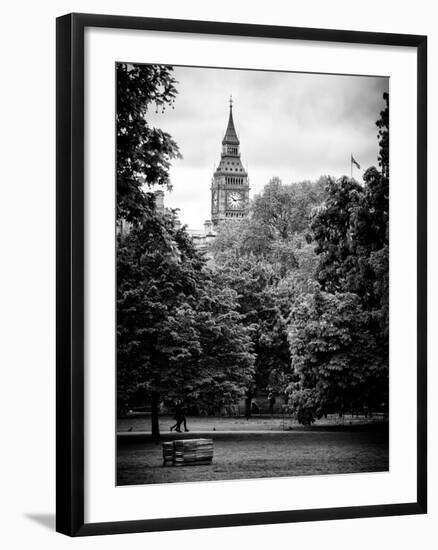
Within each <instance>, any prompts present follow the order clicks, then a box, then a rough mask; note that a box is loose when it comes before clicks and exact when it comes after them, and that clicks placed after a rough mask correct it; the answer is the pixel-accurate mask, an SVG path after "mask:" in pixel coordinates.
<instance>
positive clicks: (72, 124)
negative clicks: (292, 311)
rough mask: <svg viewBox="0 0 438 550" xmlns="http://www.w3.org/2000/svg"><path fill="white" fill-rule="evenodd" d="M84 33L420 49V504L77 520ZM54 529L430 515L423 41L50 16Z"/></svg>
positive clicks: (80, 506)
mask: <svg viewBox="0 0 438 550" xmlns="http://www.w3.org/2000/svg"><path fill="white" fill-rule="evenodd" d="M86 27H107V28H117V29H136V30H155V31H163V32H179V33H195V34H196V33H198V34H216V35H232V36H245V37H262V38H265V37H268V38H281V39H290V40H297V39H298V40H306V41H324V42H341V43H351V44H375V45H383V46H408V47H411V48H416V51H417V62H418V63H417V67H418V69H417V93H418V96H417V97H418V99H417V102H418V104H417V132H418V134H417V155H418V156H417V304H418V309H417V346H418V347H417V383H418V386H417V415H418V416H417V428H418V429H417V499H416V501H415V502H410V503H400V504H383V505H372V506H352V507H341V508H323V509H310V510H294V511H278V512H262V513H241V514H230V515H215V516H197V517H182V518H181V517H178V518H161V519H146V520H136V521H120V522H105V523H85V522H84V421H85V418H84V30H85V28H86ZM56 56H57V80H56V86H57V100H56V116H57V126H56V131H57V151H56V165H57V170H56V177H57V201H56V206H57V226H56V231H57V264H56V266H57V267H56V269H57V310H56V315H57V333H56V344H57V355H56V361H57V372H56V375H57V382H56V392H57V398H56V399H57V406H56V413H57V424H56V435H57V443H56V461H57V473H56V484H57V496H56V529H57V531H58V532H60V533H64V534H66V535H69V536H85V535H99V534H113V533H114V534H115V533H133V532H146V531H162V530H177V529H198V528H207V527H225V526H243V525H259V524H274V523H285V522H299V521H321V520H329V519H346V518H364V517H377V516H392V515H406V514H423V513H426V510H427V439H426V438H427V415H426V412H427V411H426V397H427V393H426V391H427V389H426V388H427V373H426V364H427V363H426V349H427V348H426V345H427V341H426V338H427V336H426V334H427V325H426V323H427V314H426V298H427V295H426V291H427V272H426V267H427V257H426V238H427V235H426V227H427V209H426V198H427V192H426V176H427V172H426V166H427V37H426V36H417V35H402V34H387V33H369V32H356V31H340V30H326V29H311V28H297V27H280V26H267V25H251V24H235V23H222V22H210V21H189V20H173V19H157V18H144V17H123V16H112V15H94V14H93V15H92V14H79V13H73V14H68V15H65V16H62V17H59V18H58V19H57V45H56Z"/></svg>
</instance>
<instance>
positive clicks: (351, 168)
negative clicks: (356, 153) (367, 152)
mask: <svg viewBox="0 0 438 550" xmlns="http://www.w3.org/2000/svg"><path fill="white" fill-rule="evenodd" d="M350 179H353V153H350Z"/></svg>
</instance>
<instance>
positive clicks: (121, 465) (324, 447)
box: [117, 425, 388, 485]
mask: <svg viewBox="0 0 438 550" xmlns="http://www.w3.org/2000/svg"><path fill="white" fill-rule="evenodd" d="M345 428H347V427H345ZM345 428H344V429H342V430H339V431H338V430H336V429H328V430H318V429H313V430H310V431H304V430H298V431H295V430H294V431H285V432H284V433H278V432H277V433H271V434H270V433H260V434H257V433H248V434H229V433H228V434H225V433H223V434H220V432H219V433H212V434H211V437H212V438H213V439H214V459H213V464H212V465H210V466H186V467H163V466H162V452H161V445H155V444H154V443H153V442H152V441H148V440H143V441H138V440H137V441H119V443H118V449H117V484H118V485H132V484H145V483H169V482H187V481H190V482H191V481H206V480H226V479H250V478H262V477H288V476H299V475H318V474H341V473H353V472H357V473H358V472H380V471H387V470H388V430H387V426H382V425H380V426H370V427H367V428H365V429H354V426H352V427H351V429H349V428H347V429H345ZM210 429H211V428H210ZM176 435H177V434H176ZM176 435H175V438H177V437H176ZM209 437H210V436H209Z"/></svg>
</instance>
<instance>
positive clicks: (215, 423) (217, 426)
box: [117, 413, 382, 434]
mask: <svg viewBox="0 0 438 550" xmlns="http://www.w3.org/2000/svg"><path fill="white" fill-rule="evenodd" d="M378 422H382V415H378V414H377V415H374V416H373V418H365V417H364V416H357V417H356V416H354V417H352V416H351V415H348V416H344V417H343V418H339V416H338V415H337V414H336V415H335V414H333V415H328V417H327V418H321V419H320V420H317V421H316V422H315V424H314V427H315V428H318V427H326V426H330V427H332V426H343V427H348V426H356V425H361V426H362V425H364V424H373V423H378ZM173 424H175V420H174V419H173V417H172V416H171V415H164V416H160V431H161V432H162V433H163V434H164V433H166V432H169V428H170V426H172V425H173ZM187 426H188V428H189V429H190V431H194V432H203V431H211V430H215V431H241V430H250V431H254V430H256V431H257V430H273V431H277V430H289V429H293V430H303V429H306V430H307V428H304V427H303V426H301V425H300V424H298V422H296V421H295V420H293V419H292V418H291V417H290V416H288V415H285V416H284V417H283V416H282V415H281V414H277V415H274V417H273V418H271V417H270V416H269V415H264V416H258V415H255V416H252V417H251V418H250V419H249V420H246V418H244V417H220V416H219V417H211V416H190V417H188V418H187ZM128 430H129V431H132V432H150V431H151V419H150V415H149V414H144V413H143V414H134V415H132V416H129V417H127V418H119V419H118V420H117V431H118V432H126V431H128Z"/></svg>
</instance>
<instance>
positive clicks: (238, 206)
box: [211, 99, 249, 229]
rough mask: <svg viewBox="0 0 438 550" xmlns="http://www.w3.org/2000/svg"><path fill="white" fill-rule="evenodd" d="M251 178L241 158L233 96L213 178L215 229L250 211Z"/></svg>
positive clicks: (212, 203) (212, 210) (212, 214)
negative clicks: (234, 116)
mask: <svg viewBox="0 0 438 550" xmlns="http://www.w3.org/2000/svg"><path fill="white" fill-rule="evenodd" d="M248 207H249V177H248V173H247V171H246V170H245V168H244V166H243V164H242V160H241V158H240V141H239V138H238V137H237V133H236V128H235V126H234V120H233V101H232V99H230V112H229V117H228V126H227V129H226V131H225V135H224V138H223V140H222V152H221V158H220V161H219V165H218V166H217V168H216V170H215V172H214V174H213V178H212V180H211V221H212V224H213V229H216V228H217V227H218V225H219V224H220V223H222V222H224V221H226V220H235V219H242V218H244V217H245V216H247V214H248Z"/></svg>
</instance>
